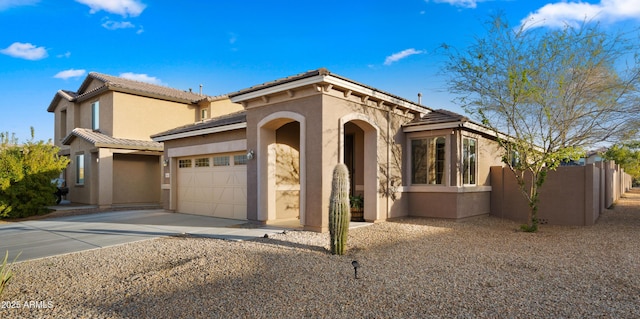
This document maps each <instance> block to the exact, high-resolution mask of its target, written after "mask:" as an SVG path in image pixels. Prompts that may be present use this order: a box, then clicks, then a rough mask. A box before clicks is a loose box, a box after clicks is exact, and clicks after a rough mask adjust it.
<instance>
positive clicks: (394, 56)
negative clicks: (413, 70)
mask: <svg viewBox="0 0 640 319" xmlns="http://www.w3.org/2000/svg"><path fill="white" fill-rule="evenodd" d="M422 53H424V51H422V50H416V49H414V48H411V49H406V50H403V51H400V52H397V53H394V54H392V55H390V56H388V57H387V58H386V59H385V60H384V65H391V64H392V63H394V62H397V61H400V60H402V59H404V58H406V57H408V56H411V55H415V54H422Z"/></svg>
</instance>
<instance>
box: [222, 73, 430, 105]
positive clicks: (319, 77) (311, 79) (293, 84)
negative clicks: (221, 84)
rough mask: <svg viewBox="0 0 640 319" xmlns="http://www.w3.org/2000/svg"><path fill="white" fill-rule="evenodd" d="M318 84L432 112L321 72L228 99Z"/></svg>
mask: <svg viewBox="0 0 640 319" xmlns="http://www.w3.org/2000/svg"><path fill="white" fill-rule="evenodd" d="M319 83H326V84H331V85H334V86H336V87H341V88H344V89H346V90H351V91H353V92H359V93H360V94H364V95H367V96H371V97H374V98H375V99H377V100H381V101H384V102H388V103H390V104H393V105H397V106H398V107H400V108H403V109H405V110H409V111H412V112H413V113H418V114H425V113H428V112H431V111H433V110H432V109H430V108H428V107H425V106H422V105H418V104H415V103H413V102H410V101H408V100H405V99H402V98H399V97H396V96H393V95H391V94H388V93H385V92H383V91H379V90H377V89H373V88H370V87H368V86H365V85H362V84H360V83H357V82H355V81H351V80H349V79H347V78H343V77H340V76H336V75H333V74H327V73H323V72H317V73H308V74H306V75H305V76H302V77H299V78H296V79H293V80H289V79H287V80H286V81H283V82H281V83H274V84H272V85H271V84H270V85H265V86H262V87H260V86H259V87H256V88H255V89H247V90H244V91H239V92H236V93H231V94H229V97H230V100H231V102H234V103H241V102H245V101H248V100H251V99H255V98H259V97H261V96H265V95H270V94H275V93H279V92H284V91H287V90H292V89H295V88H299V87H303V86H307V85H313V84H319Z"/></svg>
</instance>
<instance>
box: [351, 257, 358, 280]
mask: <svg viewBox="0 0 640 319" xmlns="http://www.w3.org/2000/svg"><path fill="white" fill-rule="evenodd" d="M351 266H353V270H354V271H355V278H356V279H359V278H358V268H360V264H358V261H357V260H354V261H352V262H351Z"/></svg>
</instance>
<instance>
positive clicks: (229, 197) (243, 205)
mask: <svg viewBox="0 0 640 319" xmlns="http://www.w3.org/2000/svg"><path fill="white" fill-rule="evenodd" d="M177 179H178V180H177V193H178V201H177V202H178V212H180V213H187V214H197V215H207V216H214V217H222V218H233V219H247V157H246V155H244V154H215V155H206V156H197V157H185V158H180V159H178V173H177Z"/></svg>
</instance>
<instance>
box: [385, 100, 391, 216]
mask: <svg viewBox="0 0 640 319" xmlns="http://www.w3.org/2000/svg"><path fill="white" fill-rule="evenodd" d="M390 131H391V110H387V194H386V198H387V218H386V219H389V210H390V209H391V206H390V204H389V197H390V196H391V195H390V191H391V188H390V186H391V181H390V180H391V171H390V170H389V167H390V166H391V164H390V161H391V156H390V152H391V137H390V136H389V132H390Z"/></svg>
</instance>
